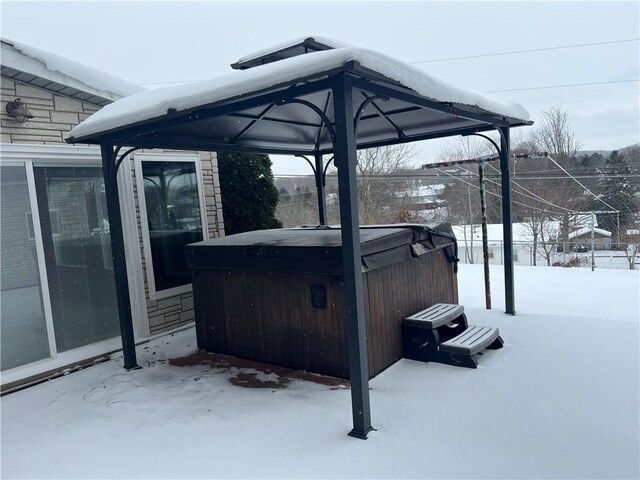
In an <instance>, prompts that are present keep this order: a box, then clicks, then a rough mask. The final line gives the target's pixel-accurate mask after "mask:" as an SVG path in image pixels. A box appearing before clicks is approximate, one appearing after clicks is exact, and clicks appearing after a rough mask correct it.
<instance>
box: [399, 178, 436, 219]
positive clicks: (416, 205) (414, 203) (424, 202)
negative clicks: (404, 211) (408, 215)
mask: <svg viewBox="0 0 640 480" xmlns="http://www.w3.org/2000/svg"><path fill="white" fill-rule="evenodd" d="M444 187H445V186H444V185H443V184H436V185H418V186H416V187H413V188H409V189H407V190H403V191H400V192H397V193H396V195H397V196H398V198H399V199H401V201H402V203H403V204H404V205H406V206H407V207H408V208H409V209H410V210H412V211H414V212H420V211H422V210H433V209H435V208H437V207H438V206H439V203H440V202H439V201H438V196H439V195H440V194H441V193H442V190H443V189H444Z"/></svg>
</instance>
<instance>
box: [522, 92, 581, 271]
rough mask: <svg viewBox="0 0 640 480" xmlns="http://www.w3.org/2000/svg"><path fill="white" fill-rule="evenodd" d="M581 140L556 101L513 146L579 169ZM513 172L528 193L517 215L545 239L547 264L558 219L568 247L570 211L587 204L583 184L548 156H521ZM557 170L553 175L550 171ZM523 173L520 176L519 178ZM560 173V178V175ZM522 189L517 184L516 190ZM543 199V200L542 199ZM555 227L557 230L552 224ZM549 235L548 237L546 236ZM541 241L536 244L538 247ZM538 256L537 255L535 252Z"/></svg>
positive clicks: (568, 167) (575, 171) (544, 246)
mask: <svg viewBox="0 0 640 480" xmlns="http://www.w3.org/2000/svg"><path fill="white" fill-rule="evenodd" d="M579 149H580V145H579V143H578V142H577V141H576V140H575V136H574V134H573V132H572V130H571V126H570V122H569V114H568V112H567V111H566V110H564V109H563V108H562V107H561V106H559V105H556V106H553V107H551V108H550V109H549V110H546V111H544V112H542V115H541V118H540V120H538V121H537V122H536V125H535V127H534V129H533V131H532V133H531V135H530V137H529V139H528V140H525V141H523V142H521V143H520V144H518V145H516V146H515V147H514V150H522V151H524V152H532V151H545V152H547V153H548V154H549V155H550V156H551V158H553V160H555V161H556V162H557V163H558V164H559V165H561V166H562V167H563V168H564V169H566V170H567V171H569V172H570V173H571V172H572V174H573V175H575V174H577V173H579V172H580V171H581V169H583V168H584V166H583V165H581V162H580V159H579V158H578V151H579ZM514 171H516V172H517V173H516V174H515V175H514V176H515V177H516V178H517V183H518V184H519V185H520V186H521V188H522V189H526V191H527V192H528V193H527V195H528V197H527V196H521V197H520V198H523V197H524V201H522V202H521V203H523V204H524V205H526V206H523V205H518V206H516V207H515V208H514V210H515V212H516V215H517V216H519V217H520V218H522V219H523V221H524V222H525V223H527V225H528V226H529V228H530V230H531V233H532V236H533V238H534V240H535V241H538V240H542V241H543V243H542V244H541V245H542V250H543V253H544V257H545V259H546V261H547V264H550V263H551V255H552V249H553V244H554V242H553V241H551V240H550V238H549V237H550V236H551V235H552V232H550V231H549V228H551V227H550V226H551V225H555V224H556V223H555V222H557V221H560V222H561V223H562V228H561V229H560V232H557V233H556V232H553V235H559V234H561V235H562V237H563V238H562V240H563V248H566V246H567V242H568V234H569V232H570V231H571V229H572V227H573V225H572V224H571V219H572V218H575V217H573V216H572V215H570V214H569V213H570V212H569V211H570V210H573V211H580V210H582V209H584V208H586V205H587V202H588V199H587V198H586V197H585V195H584V192H583V190H582V189H580V188H575V187H576V186H577V185H576V184H575V183H574V180H572V179H571V178H570V177H569V176H567V175H566V174H565V173H564V172H562V171H561V169H560V168H559V167H558V166H557V165H555V163H553V161H551V160H549V159H540V158H538V159H522V160H518V161H517V165H514ZM552 173H554V175H550V174H552ZM518 177H521V178H518ZM558 177H560V178H558ZM517 191H519V189H518V188H517V187H514V192H517ZM541 199H543V200H541ZM553 230H557V228H556V227H553ZM544 237H546V241H545V240H543V238H544ZM537 247H538V245H536V250H537ZM534 258H535V255H534Z"/></svg>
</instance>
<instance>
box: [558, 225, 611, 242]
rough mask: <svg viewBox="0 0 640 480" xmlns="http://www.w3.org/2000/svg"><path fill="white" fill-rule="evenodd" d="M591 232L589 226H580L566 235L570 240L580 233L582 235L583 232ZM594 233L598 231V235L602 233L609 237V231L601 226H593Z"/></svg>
mask: <svg viewBox="0 0 640 480" xmlns="http://www.w3.org/2000/svg"><path fill="white" fill-rule="evenodd" d="M590 232H591V227H582V228H581V229H579V230H576V231H574V232H571V233H569V235H568V237H569V240H571V239H572V238H576V237H580V236H582V235H584V234H585V233H590ZM593 232H594V233H599V234H600V235H604V236H605V237H610V236H611V232H610V231H608V230H603V229H602V228H594V229H593Z"/></svg>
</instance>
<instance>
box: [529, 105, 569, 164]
mask: <svg viewBox="0 0 640 480" xmlns="http://www.w3.org/2000/svg"><path fill="white" fill-rule="evenodd" d="M531 142H532V143H533V144H534V145H535V146H536V147H537V148H538V149H541V150H544V151H546V152H548V153H549V155H551V156H552V157H553V158H554V159H555V160H557V161H558V162H559V163H560V164H562V163H566V162H573V161H574V160H575V159H576V157H577V154H578V151H579V150H580V144H579V143H578V142H577V141H576V140H575V136H574V134H573V132H572V131H571V127H570V124H569V113H568V112H567V111H566V110H564V109H563V108H562V106H560V105H554V106H553V107H551V108H550V109H549V110H546V111H544V112H542V116H541V118H540V120H538V121H537V122H536V126H535V128H534V130H533V134H532V136H531Z"/></svg>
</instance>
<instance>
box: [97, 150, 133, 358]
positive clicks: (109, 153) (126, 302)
mask: <svg viewBox="0 0 640 480" xmlns="http://www.w3.org/2000/svg"><path fill="white" fill-rule="evenodd" d="M100 151H101V153H102V168H103V175H104V187H105V193H106V197H107V213H108V215H109V233H110V237H111V258H112V259H113V275H114V279H115V282H116V296H117V301H118V317H119V319H120V336H121V338H122V352H123V353H124V368H126V369H127V370H133V369H138V368H140V366H139V365H138V363H137V360H136V344H135V339H134V336H133V320H132V317H131V299H130V297H129V283H128V276H127V262H126V257H125V255H126V253H125V248H124V235H123V233H122V217H121V215H120V201H119V195H118V178H117V174H118V168H117V165H116V158H115V157H116V156H115V153H114V151H113V145H111V144H109V143H101V144H100Z"/></svg>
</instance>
